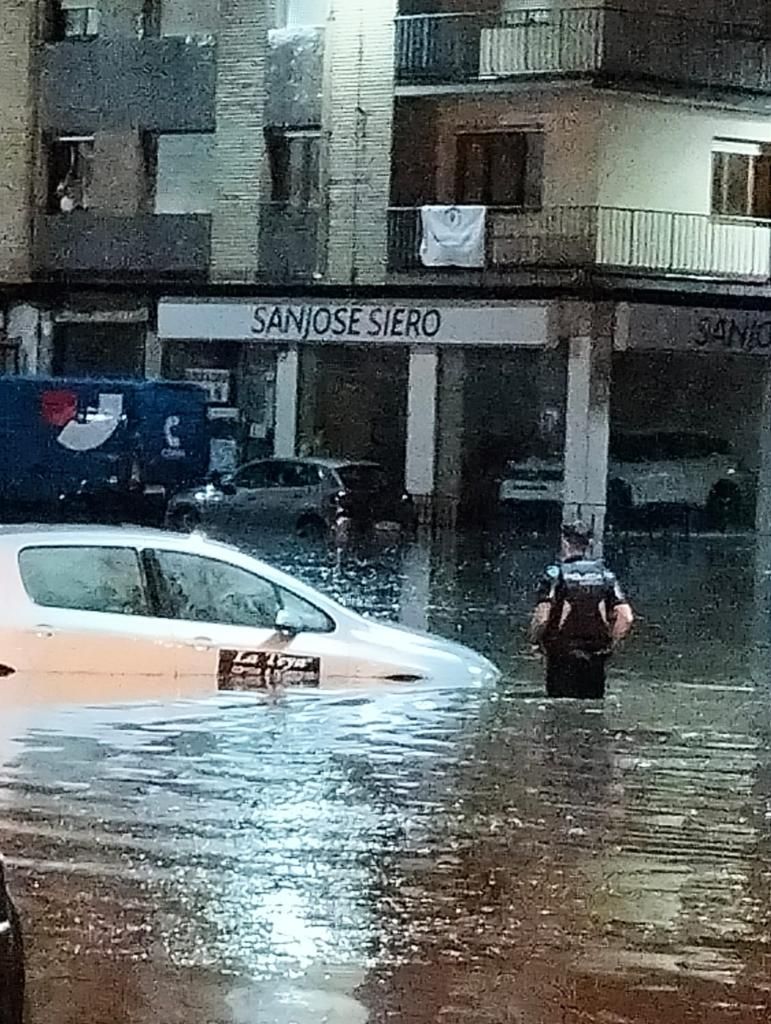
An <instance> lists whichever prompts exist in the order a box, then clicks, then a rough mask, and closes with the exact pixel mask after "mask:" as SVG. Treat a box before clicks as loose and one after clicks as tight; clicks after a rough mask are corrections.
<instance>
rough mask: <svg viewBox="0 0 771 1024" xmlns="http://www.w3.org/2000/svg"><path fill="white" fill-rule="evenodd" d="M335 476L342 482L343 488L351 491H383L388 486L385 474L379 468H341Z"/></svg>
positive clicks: (351, 466)
mask: <svg viewBox="0 0 771 1024" xmlns="http://www.w3.org/2000/svg"><path fill="white" fill-rule="evenodd" d="M337 475H338V476H339V477H340V479H341V480H342V482H343V486H344V487H348V488H350V490H352V491H371V492H373V493H375V492H377V491H383V490H385V489H386V487H387V486H388V484H387V481H386V478H385V474H384V473H383V470H382V469H381V468H380V466H374V465H373V466H368V465H367V464H366V463H364V464H361V465H354V464H352V465H350V466H341V467H340V468H339V469H338V470H337Z"/></svg>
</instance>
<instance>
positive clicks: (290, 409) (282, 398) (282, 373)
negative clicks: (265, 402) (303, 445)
mask: <svg viewBox="0 0 771 1024" xmlns="http://www.w3.org/2000/svg"><path fill="white" fill-rule="evenodd" d="M299 372H300V355H299V352H298V350H297V346H296V345H291V346H290V347H289V348H288V349H286V350H285V351H283V352H279V354H278V358H277V364H276V429H275V435H274V442H273V453H274V455H275V456H276V457H277V458H281V459H290V458H292V457H293V456H294V454H295V451H296V448H297V385H298V381H299Z"/></svg>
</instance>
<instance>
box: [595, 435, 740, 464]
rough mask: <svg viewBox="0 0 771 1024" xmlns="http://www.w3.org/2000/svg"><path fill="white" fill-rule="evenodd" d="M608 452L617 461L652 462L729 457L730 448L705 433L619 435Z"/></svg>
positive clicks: (613, 440)
mask: <svg viewBox="0 0 771 1024" xmlns="http://www.w3.org/2000/svg"><path fill="white" fill-rule="evenodd" d="M611 453H612V455H613V458H615V459H618V460H619V461H620V462H653V461H660V460H662V459H705V458H707V457H708V456H710V455H730V454H731V447H730V445H729V444H728V442H727V441H725V440H723V439H722V438H718V437H711V436H709V435H707V434H680V433H675V434H662V433H653V434H619V435H616V436H614V437H613V438H612V440H611Z"/></svg>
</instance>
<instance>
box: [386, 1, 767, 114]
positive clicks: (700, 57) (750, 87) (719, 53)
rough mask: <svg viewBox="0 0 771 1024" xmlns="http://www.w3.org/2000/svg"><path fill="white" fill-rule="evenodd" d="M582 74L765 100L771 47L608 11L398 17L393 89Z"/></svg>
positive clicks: (713, 26)
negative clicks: (751, 95)
mask: <svg viewBox="0 0 771 1024" xmlns="http://www.w3.org/2000/svg"><path fill="white" fill-rule="evenodd" d="M529 76H556V77H561V76H566V77H569V76H589V77H595V76H596V77H600V78H604V79H609V80H631V81H637V82H642V81H652V82H660V83H666V84H669V85H674V86H680V87H682V86H690V87H693V86H696V87H699V88H704V89H720V90H728V91H736V92H747V93H756V94H761V95H763V94H765V95H768V94H771V40H768V39H763V38H761V37H760V35H759V34H758V35H754V34H753V33H751V32H746V31H745V32H742V33H740V32H739V31H737V26H732V25H729V24H727V23H718V22H709V21H706V20H699V21H695V20H692V19H688V18H683V17H678V16H674V15H672V16H670V15H665V14H650V13H648V14H646V13H645V12H633V11H620V10H613V9H611V8H607V7H575V8H571V7H564V8H555V7H549V8H543V9H532V8H528V9H527V10H524V11H519V12H510V13H508V14H503V15H485V14H478V13H469V14H419V15H411V16H406V17H400V18H397V23H396V79H397V83H398V84H399V85H402V86H405V85H413V86H415V85H423V86H436V85H452V84H469V83H472V82H488V83H489V82H495V81H503V80H516V79H518V78H520V79H521V78H526V77H529Z"/></svg>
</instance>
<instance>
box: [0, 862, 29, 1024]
mask: <svg viewBox="0 0 771 1024" xmlns="http://www.w3.org/2000/svg"><path fill="white" fill-rule="evenodd" d="M23 1016H24V944H23V942H22V936H21V926H20V924H19V915H18V914H17V913H16V908H15V907H14V905H13V902H12V900H11V897H10V895H9V893H8V889H7V888H6V884H5V870H4V868H3V865H2V862H0V1024H22V1019H23Z"/></svg>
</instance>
